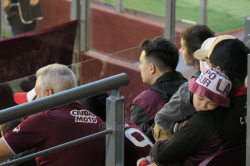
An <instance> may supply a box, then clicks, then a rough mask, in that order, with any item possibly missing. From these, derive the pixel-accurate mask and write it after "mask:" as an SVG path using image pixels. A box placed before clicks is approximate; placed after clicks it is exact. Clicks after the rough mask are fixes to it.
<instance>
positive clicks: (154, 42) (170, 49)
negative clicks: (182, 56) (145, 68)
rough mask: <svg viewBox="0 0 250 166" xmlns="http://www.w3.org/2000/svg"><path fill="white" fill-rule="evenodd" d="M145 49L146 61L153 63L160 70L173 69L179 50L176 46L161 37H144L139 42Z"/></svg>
mask: <svg viewBox="0 0 250 166" xmlns="http://www.w3.org/2000/svg"><path fill="white" fill-rule="evenodd" d="M140 46H141V48H142V49H143V50H144V51H145V53H146V55H145V57H146V61H147V63H151V62H152V63H153V64H154V65H156V66H157V67H158V69H159V70H160V71H162V72H164V71H167V70H175V69H176V67H177V64H178V62H179V52H178V49H177V48H176V46H175V45H174V44H173V43H171V42H170V41H169V40H167V39H165V38H163V37H156V38H154V39H145V40H143V41H142V42H141V44H140Z"/></svg>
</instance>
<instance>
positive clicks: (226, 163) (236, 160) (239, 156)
mask: <svg viewBox="0 0 250 166" xmlns="http://www.w3.org/2000/svg"><path fill="white" fill-rule="evenodd" d="M236 165H237V166H245V165H246V145H241V146H238V147H235V148H232V149H227V150H224V151H221V152H218V153H215V154H213V155H212V156H210V157H208V158H206V159H205V160H204V161H203V162H201V163H200V164H199V166H236Z"/></svg>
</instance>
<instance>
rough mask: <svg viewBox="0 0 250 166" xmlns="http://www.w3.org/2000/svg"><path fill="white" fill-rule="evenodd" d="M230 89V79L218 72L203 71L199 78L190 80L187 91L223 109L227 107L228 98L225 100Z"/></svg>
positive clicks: (209, 69) (213, 70)
mask: <svg viewBox="0 0 250 166" xmlns="http://www.w3.org/2000/svg"><path fill="white" fill-rule="evenodd" d="M231 89H232V83H231V81H230V79H229V78H228V77H227V76H226V75H225V74H224V73H223V72H222V71H220V70H217V69H214V68H208V69H205V70H204V71H203V72H202V73H201V74H200V76H199V77H198V78H197V79H196V78H192V79H191V80H190V82H189V90H190V91H191V92H193V93H195V94H197V95H200V96H204V97H206V98H208V99H209V100H211V101H212V102H214V103H215V104H217V105H219V106H223V107H229V103H230V98H227V96H228V94H229V92H230V91H231Z"/></svg>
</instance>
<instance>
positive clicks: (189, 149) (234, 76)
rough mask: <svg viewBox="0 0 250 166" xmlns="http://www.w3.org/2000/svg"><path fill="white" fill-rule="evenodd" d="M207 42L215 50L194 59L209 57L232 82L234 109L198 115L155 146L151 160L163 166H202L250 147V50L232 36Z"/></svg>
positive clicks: (201, 53) (199, 52)
mask: <svg viewBox="0 0 250 166" xmlns="http://www.w3.org/2000/svg"><path fill="white" fill-rule="evenodd" d="M206 42H211V43H213V44H211V45H212V47H211V50H210V51H207V50H202V51H200V50H197V51H196V52H195V54H194V56H195V58H197V59H199V60H202V59H204V58H205V57H208V60H209V62H210V63H209V67H213V66H216V69H218V70H221V71H222V72H224V73H225V74H226V75H227V76H228V77H229V78H230V80H231V82H232V91H231V92H230V94H229V97H230V106H229V107H228V108H227V107H218V108H217V109H216V111H214V110H211V111H201V112H197V113H196V114H193V116H191V118H190V119H189V120H188V122H187V123H186V125H185V126H184V127H183V128H181V129H180V130H179V131H178V132H176V133H175V134H174V136H173V137H172V138H170V139H168V140H164V141H158V142H157V143H156V144H154V146H153V148H152V149H151V158H152V160H154V161H155V163H156V164H157V165H159V166H161V165H168V164H172V163H175V162H181V163H184V164H185V165H187V166H189V165H198V164H199V163H200V162H201V161H202V160H204V159H205V158H207V157H208V156H210V155H211V154H213V153H216V152H219V151H222V150H224V149H228V148H232V147H235V146H239V145H243V144H245V143H246V121H245V118H246V97H247V88H246V87H245V78H246V75H247V54H248V53H250V50H249V49H248V48H247V47H246V46H245V45H244V43H243V42H241V41H240V40H238V39H237V38H234V37H230V36H218V37H214V38H210V39H208V41H206ZM202 55H205V56H202ZM212 64H213V65H212Z"/></svg>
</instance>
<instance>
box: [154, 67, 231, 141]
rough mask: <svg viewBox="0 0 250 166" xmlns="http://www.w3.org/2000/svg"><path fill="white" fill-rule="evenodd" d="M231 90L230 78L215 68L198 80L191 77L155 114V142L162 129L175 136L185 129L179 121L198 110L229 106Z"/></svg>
mask: <svg viewBox="0 0 250 166" xmlns="http://www.w3.org/2000/svg"><path fill="white" fill-rule="evenodd" d="M231 88H232V83H231V81H230V79H229V78H228V77H227V76H226V75H225V74H224V73H223V72H222V71H220V70H217V69H214V68H208V69H205V70H204V71H203V72H202V73H201V74H200V76H199V77H198V78H195V77H192V78H190V79H189V81H188V82H187V83H184V84H183V85H181V86H180V88H179V90H178V91H177V92H176V93H175V94H174V95H173V96H172V98H171V99H170V101H169V102H168V103H166V104H165V105H164V106H163V108H162V109H161V110H160V111H159V112H158V113H157V114H156V117H155V123H156V125H155V130H154V137H155V139H156V138H158V137H160V135H161V133H160V132H161V128H162V129H164V130H165V131H166V132H167V135H171V136H172V133H175V132H176V131H178V130H179V129H180V128H181V127H182V126H183V124H182V123H180V122H183V121H185V120H187V119H188V118H189V117H190V116H191V115H192V114H194V113H196V112H197V111H208V110H214V109H216V108H217V107H218V106H223V107H229V103H230V99H229V98H227V96H228V94H229V92H230V91H231ZM159 127H160V128H159ZM166 132H165V134H166ZM171 136H167V138H166V139H168V138H170V137H171ZM161 140H162V139H161Z"/></svg>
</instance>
